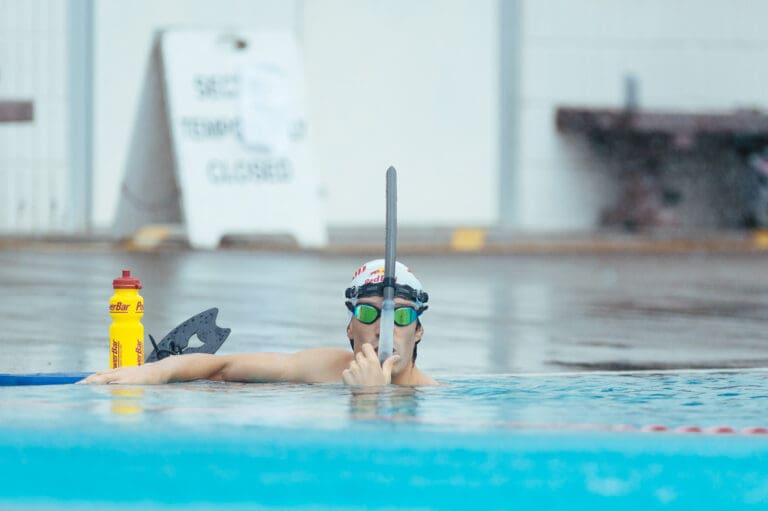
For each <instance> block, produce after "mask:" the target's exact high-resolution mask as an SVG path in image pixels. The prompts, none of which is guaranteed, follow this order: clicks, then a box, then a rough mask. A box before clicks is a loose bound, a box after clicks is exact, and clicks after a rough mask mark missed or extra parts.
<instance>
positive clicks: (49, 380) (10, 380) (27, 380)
mask: <svg viewBox="0 0 768 511" xmlns="http://www.w3.org/2000/svg"><path fill="white" fill-rule="evenodd" d="M89 374H91V373H32V374H10V373H0V387H17V386H21V385H66V384H69V383H75V382H77V381H80V380H82V379H83V378H85V377H86V376H88V375H89Z"/></svg>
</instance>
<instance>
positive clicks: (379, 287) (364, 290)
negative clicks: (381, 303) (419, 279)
mask: <svg viewBox="0 0 768 511" xmlns="http://www.w3.org/2000/svg"><path fill="white" fill-rule="evenodd" d="M383 293H384V284H383V283H381V282H378V283H375V284H365V285H363V286H353V287H348V288H347V289H346V290H345V291H344V296H345V297H346V298H363V297H365V296H383ZM395 296H396V297H397V296H399V297H400V298H405V299H406V300H410V301H412V302H418V303H427V301H429V294H428V293H427V292H426V291H417V290H416V289H414V288H412V287H411V286H408V285H400V284H395Z"/></svg>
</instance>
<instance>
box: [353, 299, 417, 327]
mask: <svg viewBox="0 0 768 511" xmlns="http://www.w3.org/2000/svg"><path fill="white" fill-rule="evenodd" d="M347 308H348V309H349V310H350V312H352V315H353V316H354V317H355V319H357V320H358V321H359V322H360V323H363V324H365V325H370V324H372V323H374V322H375V321H376V320H377V319H379V317H381V309H379V308H378V307H376V306H375V305H371V304H370V303H358V304H357V305H352V304H351V303H350V302H347ZM417 319H419V311H417V310H416V309H414V308H413V307H410V306H408V305H400V306H399V307H395V324H396V325H397V326H408V325H410V324H411V323H413V322H414V321H416V320H417Z"/></svg>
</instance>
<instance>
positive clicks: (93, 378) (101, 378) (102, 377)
mask: <svg viewBox="0 0 768 511" xmlns="http://www.w3.org/2000/svg"><path fill="white" fill-rule="evenodd" d="M107 373H109V370H107V371H97V372H95V373H93V374H91V375H89V376H87V377H85V378H83V379H82V380H80V381H78V382H75V383H76V384H78V385H79V384H83V383H106V377H107Z"/></svg>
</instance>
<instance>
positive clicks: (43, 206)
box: [0, 0, 72, 234]
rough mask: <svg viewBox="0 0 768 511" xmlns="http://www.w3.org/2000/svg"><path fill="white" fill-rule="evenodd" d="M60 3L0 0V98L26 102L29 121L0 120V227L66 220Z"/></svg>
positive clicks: (59, 227)
mask: <svg viewBox="0 0 768 511" xmlns="http://www.w3.org/2000/svg"><path fill="white" fill-rule="evenodd" d="M66 7H67V4H66V1H65V0H51V1H48V0H28V1H19V0H0V99H2V100H15V101H22V100H23V101H32V102H33V103H34V121H32V122H14V123H0V233H14V234H16V233H23V234H29V233H47V232H64V231H68V230H69V229H70V228H71V221H72V209H71V208H72V203H71V201H70V200H69V199H70V194H69V193H68V192H69V188H68V176H69V171H70V169H69V160H68V154H67V125H68V122H69V112H68V111H67V101H68V90H67V73H66V68H67V57H68V55H67V51H68V39H67V10H66Z"/></svg>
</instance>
